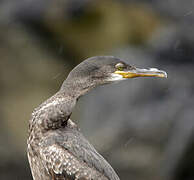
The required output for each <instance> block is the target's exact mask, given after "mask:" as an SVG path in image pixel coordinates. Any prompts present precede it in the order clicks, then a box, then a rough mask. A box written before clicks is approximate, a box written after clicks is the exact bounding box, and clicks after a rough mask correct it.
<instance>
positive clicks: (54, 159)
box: [31, 120, 119, 180]
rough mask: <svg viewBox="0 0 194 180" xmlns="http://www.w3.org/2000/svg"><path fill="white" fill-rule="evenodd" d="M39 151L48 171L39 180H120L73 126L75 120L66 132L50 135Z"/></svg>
mask: <svg viewBox="0 0 194 180" xmlns="http://www.w3.org/2000/svg"><path fill="white" fill-rule="evenodd" d="M39 149H40V151H39V153H38V155H37V156H39V157H38V159H37V161H40V162H39V164H40V166H43V167H44V171H42V177H39V180H40V179H41V178H42V179H44V180H46V179H47V178H48V179H49V177H52V179H53V180H58V179H59V180H74V179H78V180H119V177H118V176H117V174H116V173H115V171H114V170H113V169H112V167H111V166H110V165H109V164H108V162H107V161H106V160H105V159H104V158H103V157H102V156H101V155H100V154H99V153H98V152H97V151H96V150H95V149H94V147H93V146H92V145H91V144H90V143H89V142H88V141H87V140H86V139H85V138H84V136H83V135H82V134H81V133H80V131H79V130H78V129H77V128H76V127H74V126H72V121H71V120H68V125H67V126H66V127H65V128H61V129H57V130H55V131H48V132H46V133H45V134H44V135H43V138H42V139H41V141H40V147H39ZM31 167H32V166H31ZM39 169H42V168H41V167H39ZM32 171H33V169H32ZM35 171H37V172H35ZM38 171H39V170H37V169H34V172H33V174H34V176H35V177H36V176H37V177H38V174H40V172H38ZM36 174H37V175H36ZM43 176H45V177H43ZM37 179H38V178H37ZM37 179H36V178H35V180H37Z"/></svg>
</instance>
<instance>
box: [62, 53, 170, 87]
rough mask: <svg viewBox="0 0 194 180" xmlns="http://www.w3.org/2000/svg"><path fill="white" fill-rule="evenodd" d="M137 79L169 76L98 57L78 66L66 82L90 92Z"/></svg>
mask: <svg viewBox="0 0 194 180" xmlns="http://www.w3.org/2000/svg"><path fill="white" fill-rule="evenodd" d="M135 77H167V74H166V72H165V71H161V70H158V69H156V68H149V69H141V68H136V67H134V66H131V65H129V64H127V63H125V62H124V61H122V60H121V59H118V58H115V57H113V56H96V57H92V58H88V59H86V60H85V61H83V62H82V63H80V64H79V65H78V66H76V67H75V68H74V69H73V70H72V71H71V72H70V73H69V75H68V77H67V79H66V82H71V83H72V84H74V86H73V87H74V88H76V85H77V87H82V88H84V89H86V90H90V89H92V88H94V87H96V86H98V85H103V84H108V83H112V82H117V81H122V80H126V79H130V78H135ZM65 84H66V83H64V84H63V86H64V85H65ZM63 86H62V87H63Z"/></svg>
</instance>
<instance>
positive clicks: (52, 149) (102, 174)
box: [27, 56, 167, 180]
mask: <svg viewBox="0 0 194 180" xmlns="http://www.w3.org/2000/svg"><path fill="white" fill-rule="evenodd" d="M135 77H167V73H166V72H165V71H162V70H159V69H157V68H148V69H144V68H143V69H141V68H137V67H135V66H132V65H129V64H128V63H126V62H125V61H124V60H122V59H119V58H116V57H114V56H95V57H91V58H88V59H86V60H84V61H82V62H81V63H80V64H78V65H77V66H76V67H75V68H73V70H72V71H71V72H70V73H69V75H68V76H67V78H66V80H65V81H64V82H63V83H62V86H61V87H60V89H59V91H58V92H56V93H55V94H54V95H53V96H51V97H50V98H49V99H47V100H46V101H45V102H43V103H42V104H40V105H39V106H38V107H37V108H35V109H34V111H33V112H32V115H31V119H30V120H29V132H28V139H27V156H28V161H29V165H30V168H31V173H32V177H33V179H34V180H119V177H118V175H117V173H116V172H115V171H114V169H113V168H112V167H111V165H109V163H108V162H107V161H106V160H105V159H104V158H103V157H102V156H101V155H100V154H99V153H98V152H97V151H96V150H95V148H94V147H93V146H92V145H91V144H90V143H89V141H88V140H87V139H86V138H85V137H84V136H83V135H82V133H81V130H80V129H79V127H78V125H77V124H76V123H75V122H74V121H73V120H71V119H70V117H71V114H72V110H73V108H74V107H75V105H76V103H77V101H78V100H79V98H80V97H81V96H83V95H85V94H86V93H87V92H89V91H91V90H92V89H94V88H95V87H97V86H101V85H105V84H110V83H113V82H119V81H122V80H126V79H130V78H135Z"/></svg>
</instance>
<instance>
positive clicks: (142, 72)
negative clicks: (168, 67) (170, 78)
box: [114, 67, 167, 79]
mask: <svg viewBox="0 0 194 180" xmlns="http://www.w3.org/2000/svg"><path fill="white" fill-rule="evenodd" d="M114 73H115V74H119V75H121V76H122V77H123V78H125V79H126V78H135V77H160V78H167V73H166V72H165V71H162V70H159V69H157V68H149V69H140V68H136V67H134V69H132V70H127V71H115V72H114Z"/></svg>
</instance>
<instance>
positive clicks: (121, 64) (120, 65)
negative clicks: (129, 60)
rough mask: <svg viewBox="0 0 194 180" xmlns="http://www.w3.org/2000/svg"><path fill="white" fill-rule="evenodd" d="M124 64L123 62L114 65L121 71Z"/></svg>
mask: <svg viewBox="0 0 194 180" xmlns="http://www.w3.org/2000/svg"><path fill="white" fill-rule="evenodd" d="M124 67H125V65H124V64H123V63H118V64H116V65H115V68H116V69H117V70H118V71H123V69H124Z"/></svg>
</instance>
